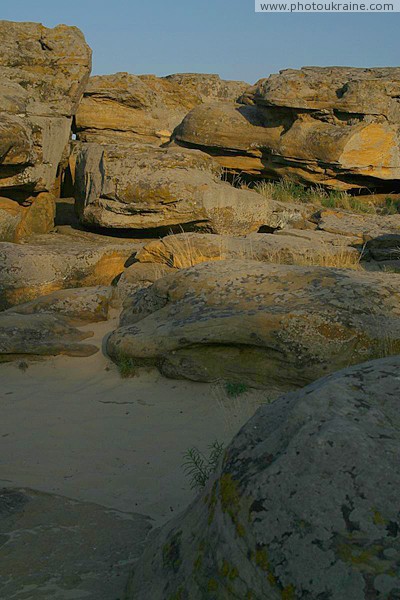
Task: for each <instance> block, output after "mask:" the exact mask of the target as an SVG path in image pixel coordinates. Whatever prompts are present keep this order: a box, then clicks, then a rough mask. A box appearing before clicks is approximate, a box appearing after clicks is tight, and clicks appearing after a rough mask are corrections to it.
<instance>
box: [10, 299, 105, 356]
mask: <svg viewBox="0 0 400 600" xmlns="http://www.w3.org/2000/svg"><path fill="white" fill-rule="evenodd" d="M92 335H93V333H92V332H88V331H80V330H79V329H76V327H74V326H73V325H72V322H71V321H70V320H69V319H68V318H67V317H64V316H61V315H55V314H47V313H45V314H40V313H38V314H18V313H15V312H11V311H5V312H4V311H3V312H0V362H7V361H10V360H17V359H19V358H24V357H38V356H55V355H57V354H66V355H68V356H90V355H92V354H95V353H96V352H98V350H99V349H98V348H97V346H94V345H93V344H86V343H85V344H81V343H80V342H81V341H82V340H84V339H86V338H89V337H92Z"/></svg>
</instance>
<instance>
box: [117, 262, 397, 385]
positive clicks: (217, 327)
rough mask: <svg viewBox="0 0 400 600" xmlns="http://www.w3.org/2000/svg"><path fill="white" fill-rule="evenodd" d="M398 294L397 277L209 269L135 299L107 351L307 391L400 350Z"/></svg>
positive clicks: (260, 266) (202, 377)
mask: <svg viewBox="0 0 400 600" xmlns="http://www.w3.org/2000/svg"><path fill="white" fill-rule="evenodd" d="M399 290H400V277H399V276H398V275H393V274H391V275H390V277H387V276H386V275H384V274H382V273H365V272H358V271H351V270H349V269H348V270H345V269H332V268H323V267H300V266H286V265H275V264H264V263H261V262H256V261H250V260H242V261H241V260H226V261H216V262H208V263H202V264H199V265H196V266H195V267H191V268H189V269H184V270H181V271H178V272H177V273H172V274H171V275H167V276H165V277H163V278H162V279H159V280H158V281H156V282H155V283H154V284H153V285H152V286H151V287H149V288H147V289H145V290H142V291H140V292H138V293H137V294H135V295H133V296H132V297H131V298H130V301H129V304H126V308H125V310H124V311H123V313H122V316H121V325H122V326H121V327H120V328H119V329H117V330H116V331H115V332H114V333H113V334H112V335H111V336H110V337H109V339H108V342H107V351H108V353H109V354H110V355H111V357H112V358H113V359H115V360H116V361H118V360H119V359H120V358H121V357H129V358H130V359H132V360H133V361H136V362H137V364H155V365H157V366H158V367H159V369H160V370H161V372H162V373H163V374H165V375H167V376H170V377H177V378H182V377H183V378H188V379H192V380H196V381H215V380H216V379H224V380H228V381H229V380H232V381H236V382H241V383H243V382H245V383H246V384H248V385H252V386H256V387H257V386H268V385H271V383H276V382H279V383H280V384H282V382H284V383H287V384H288V385H305V384H307V383H309V382H310V381H313V380H315V379H317V378H318V377H320V376H322V375H324V374H327V373H329V372H333V371H335V370H337V369H340V368H342V367H344V366H347V365H349V364H353V363H357V362H360V361H362V360H367V359H369V358H375V357H377V356H384V355H386V354H395V353H398V352H400V292H399Z"/></svg>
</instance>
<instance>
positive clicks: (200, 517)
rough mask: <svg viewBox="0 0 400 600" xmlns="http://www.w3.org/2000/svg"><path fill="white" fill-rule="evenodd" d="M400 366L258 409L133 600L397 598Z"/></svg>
mask: <svg viewBox="0 0 400 600" xmlns="http://www.w3.org/2000/svg"><path fill="white" fill-rule="evenodd" d="M399 367H400V360H399V357H398V356H396V357H391V358H387V359H384V360H379V361H373V362H370V363H365V364H362V365H358V366H355V367H353V368H350V369H347V370H344V371H341V372H339V373H335V374H334V375H332V376H330V377H327V378H324V379H321V380H319V381H317V382H315V383H313V384H312V385H310V386H308V387H306V388H304V389H303V390H300V391H298V392H296V393H290V394H288V395H285V396H282V397H280V398H279V399H278V400H276V401H275V402H273V403H272V404H265V405H263V406H262V407H261V408H259V409H258V411H257V412H256V414H255V415H254V417H252V418H251V419H250V421H249V422H248V423H247V424H246V425H245V426H244V427H243V428H242V429H241V431H240V432H239V433H238V434H237V435H236V437H235V438H234V439H233V440H232V442H231V444H230V445H229V446H228V448H227V450H226V452H225V455H224V459H223V463H222V465H220V468H219V469H218V472H217V475H216V476H215V478H214V479H213V480H212V481H211V482H210V483H209V484H208V486H207V488H206V490H205V491H204V492H203V493H202V494H201V495H200V496H199V497H197V498H196V499H195V500H194V502H193V503H192V505H191V506H190V507H189V508H188V509H187V510H186V512H185V513H183V514H181V515H180V516H178V517H176V518H175V519H174V520H173V521H171V522H170V523H168V524H167V525H166V526H165V527H164V528H163V529H162V530H161V531H160V532H159V534H158V536H157V537H155V538H154V539H152V541H151V542H150V544H149V545H148V547H147V549H146V551H145V553H144V555H143V556H142V557H141V559H140V560H139V561H138V562H137V563H136V565H135V566H134V569H133V575H132V578H131V581H130V583H129V587H128V591H127V595H126V598H127V599H132V600H133V599H135V600H142V599H143V600H145V599H146V600H147V598H149V597H150V598H152V599H153V600H165V599H166V598H182V599H183V600H189V599H190V600H202V599H203V598H205V597H207V598H210V599H222V598H223V599H225V598H226V599H227V598H249V599H250V598H253V599H255V600H258V599H259V600H261V599H264V598H270V599H271V600H282V598H285V599H290V600H296V599H300V598H310V599H316V598H324V597H326V598H327V597H329V598H330V599H331V600H343V599H344V598H346V599H347V598H348V599H350V598H351V599H352V600H367V599H370V598H380V599H381V600H390V599H394V598H396V597H397V596H398V594H399V591H400V576H399V573H400V535H399V531H400V512H399V503H398V490H399V488H400V471H399V468H398V462H399V453H400V420H399V410H398V404H399V392H400V380H399Z"/></svg>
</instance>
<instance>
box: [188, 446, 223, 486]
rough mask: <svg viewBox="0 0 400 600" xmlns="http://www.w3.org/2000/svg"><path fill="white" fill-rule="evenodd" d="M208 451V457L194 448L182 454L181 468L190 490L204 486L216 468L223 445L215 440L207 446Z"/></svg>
mask: <svg viewBox="0 0 400 600" xmlns="http://www.w3.org/2000/svg"><path fill="white" fill-rule="evenodd" d="M208 449H209V453H208V456H206V455H205V454H203V452H201V451H200V450H199V449H198V448H196V447H195V446H193V448H189V449H188V450H186V452H185V453H184V462H183V464H182V467H183V470H184V472H185V475H186V476H187V477H188V478H189V481H190V488H191V489H192V490H193V489H198V488H203V487H204V486H205V485H206V483H207V481H208V480H209V478H210V476H211V475H212V474H213V473H214V472H215V470H216V468H217V466H218V463H219V459H220V457H221V456H222V453H223V451H224V445H223V444H222V443H221V442H218V440H215V442H213V443H212V444H211V445H210V446H208Z"/></svg>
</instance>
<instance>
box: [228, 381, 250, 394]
mask: <svg viewBox="0 0 400 600" xmlns="http://www.w3.org/2000/svg"><path fill="white" fill-rule="evenodd" d="M248 389H249V388H248V385H246V384H245V383H240V382H239V383H238V382H235V381H227V382H226V383H225V390H226V393H227V396H228V397H229V398H237V397H238V396H241V395H242V394H244V393H245V392H247V390H248Z"/></svg>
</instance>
